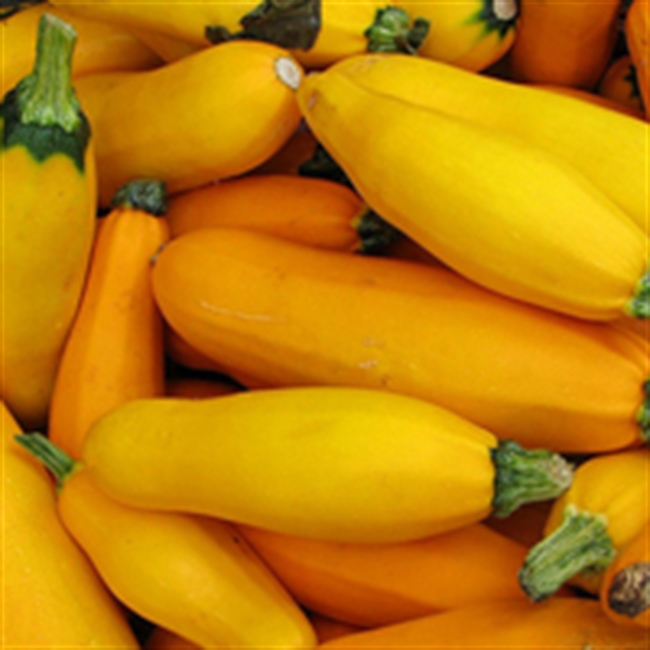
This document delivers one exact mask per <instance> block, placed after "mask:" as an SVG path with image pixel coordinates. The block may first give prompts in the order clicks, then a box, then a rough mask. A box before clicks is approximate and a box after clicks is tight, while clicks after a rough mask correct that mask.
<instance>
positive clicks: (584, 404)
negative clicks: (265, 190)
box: [153, 229, 648, 453]
mask: <svg viewBox="0 0 650 650" xmlns="http://www.w3.org/2000/svg"><path fill="white" fill-rule="evenodd" d="M153 283H154V294H155V297H156V300H157V302H158V304H159V306H160V308H161V310H162V312H163V315H164V317H165V319H166V320H167V321H168V322H169V324H170V325H171V327H172V328H173V329H174V330H175V331H176V332H178V334H179V335H180V336H181V337H182V338H183V339H185V341H186V342H187V343H189V344H190V345H191V346H192V347H194V348H195V349H197V350H199V351H200V352H201V353H202V354H204V355H206V356H207V357H209V358H212V359H214V360H215V361H216V362H217V363H219V364H220V365H221V366H222V367H223V368H226V369H227V370H228V371H229V373H230V374H231V375H232V376H233V377H234V378H235V379H237V380H239V381H242V383H244V384H245V385H248V381H250V379H254V380H255V381H256V382H257V383H258V385H268V386H296V385H314V384H321V385H322V384H326V385H339V386H340V385H344V386H363V387H368V388H379V389H381V390H386V391H392V392H397V393H403V394H408V395H412V396H414V397H419V398H420V399H424V400H427V401H430V402H433V403H437V404H439V405H442V406H444V407H445V408H448V409H450V410H452V411H454V412H456V413H458V414H461V415H463V416H464V417H466V418H468V419H470V420H472V421H474V422H476V423H479V424H481V425H482V426H484V427H486V428H487V429H489V430H490V431H493V432H495V433H496V434H497V435H498V436H500V437H502V438H512V439H515V440H517V441H518V442H520V443H521V444H524V445H527V446H531V447H534V446H541V447H548V448H552V449H555V450H558V451H564V452H575V453H587V452H598V451H607V450H613V449H620V448H623V447H627V446H629V445H634V444H639V443H640V442H641V440H642V435H647V428H648V413H647V406H646V405H644V400H645V399H646V397H645V395H644V390H643V385H644V382H645V381H646V379H647V373H648V361H647V359H648V344H647V342H641V341H640V340H639V337H638V336H636V335H633V333H631V332H629V331H627V330H625V329H623V328H612V327H611V326H608V325H603V324H595V323H586V322H581V321H578V320H577V319H573V318H567V317H563V316H560V315H557V314H552V313H550V312H548V311H544V310H540V309H536V308H534V307H530V306H526V305H524V304H523V303H519V302H515V301H511V300H508V299H505V298H502V297H499V296H497V295H496V294H494V293H491V292H488V291H486V290H484V289H481V288H479V287H477V286H476V285H474V284H472V283H469V282H467V281H466V280H464V279H463V278H461V277H460V276H458V275H456V274H454V273H452V272H451V271H449V270H447V269H445V268H443V267H434V266H433V265H425V264H417V263H409V262H405V261H401V260H391V259H384V258H376V257H373V258H368V257H363V256H354V255H349V254H347V253H341V252H336V251H325V250H316V249H313V248H309V247H306V246H301V245H298V244H294V243H290V242H286V241H282V240H280V239H278V238H272V237H270V236H268V235H262V234H260V233H251V232H244V231H234V230H230V231H227V230H226V229H222V230H217V229H213V230H204V231H201V232H199V231H196V232H194V233H187V234H185V235H183V236H181V237H178V238H177V239H175V240H173V241H172V242H171V243H170V244H169V245H168V246H167V247H166V248H165V249H164V250H163V252H162V253H161V254H160V256H159V257H158V259H157V262H156V264H155V266H154V268H153ZM478 324H480V326H479V325H478ZM486 387H489V390H486ZM644 432H645V433H644Z"/></svg>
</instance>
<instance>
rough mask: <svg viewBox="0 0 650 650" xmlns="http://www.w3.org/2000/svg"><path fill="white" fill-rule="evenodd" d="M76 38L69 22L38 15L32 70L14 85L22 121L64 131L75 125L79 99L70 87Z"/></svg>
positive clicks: (77, 117)
mask: <svg viewBox="0 0 650 650" xmlns="http://www.w3.org/2000/svg"><path fill="white" fill-rule="evenodd" d="M76 41H77V33H76V32H75V30H74V28H73V27H72V25H69V24H67V23H65V22H64V21H63V20H61V19H60V18H57V17H56V16H52V15H51V14H43V16H41V19H40V20H39V23H38V39H37V44H36V60H35V63H34V69H33V70H32V72H31V73H30V74H29V75H27V76H26V77H25V78H24V79H22V80H21V81H20V82H19V84H18V86H17V87H16V101H17V105H18V109H19V112H20V120H21V122H22V123H23V124H37V125H39V126H58V127H60V128H62V129H63V130H64V131H66V132H67V133H72V132H73V131H74V130H75V129H77V128H78V126H79V123H80V116H79V102H78V101H77V98H76V96H75V93H74V89H73V87H72V54H73V51H74V46H75V43H76Z"/></svg>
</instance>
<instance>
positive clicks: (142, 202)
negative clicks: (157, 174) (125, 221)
mask: <svg viewBox="0 0 650 650" xmlns="http://www.w3.org/2000/svg"><path fill="white" fill-rule="evenodd" d="M111 207H113V208H123V209H130V210H142V211H143V212H147V213H148V214H151V215H153V216H156V217H158V216H161V215H163V214H165V213H166V212H167V186H166V185H165V183H164V181H159V180H152V179H138V180H133V181H129V182H128V183H125V184H124V185H122V187H120V188H119V189H118V190H117V192H115V195H114V196H113V200H112V201H111Z"/></svg>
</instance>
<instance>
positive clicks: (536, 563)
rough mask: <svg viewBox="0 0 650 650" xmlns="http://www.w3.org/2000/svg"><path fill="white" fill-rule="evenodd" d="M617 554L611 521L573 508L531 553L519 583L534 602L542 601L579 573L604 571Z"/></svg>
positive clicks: (526, 560)
mask: <svg viewBox="0 0 650 650" xmlns="http://www.w3.org/2000/svg"><path fill="white" fill-rule="evenodd" d="M615 554H616V551H615V550H614V545H613V542H612V539H611V537H610V536H609V533H608V532H607V519H606V518H605V517H604V516H603V515H598V514H593V513H590V512H585V511H580V510H578V509H577V508H576V507H575V506H573V505H569V506H567V507H566V509H565V510H564V513H563V518H562V523H561V524H560V525H559V526H558V527H557V528H556V529H555V530H554V531H553V532H552V533H551V534H550V535H549V536H548V537H546V538H544V539H543V540H542V541H541V542H539V543H538V544H536V545H535V546H533V548H531V549H530V551H529V552H528V555H527V556H526V559H525V561H524V564H523V566H522V568H521V570H520V572H519V584H520V585H521V587H522V589H523V590H524V591H525V592H526V594H527V595H528V596H529V597H530V599H531V600H533V601H538V600H542V599H543V598H546V597H548V596H550V595H552V594H554V593H555V592H556V591H557V590H558V589H559V588H560V587H561V586H562V585H563V584H564V583H565V582H566V581H567V580H569V579H570V578H572V577H573V576H575V575H577V574H578V573H581V572H584V571H594V572H598V571H602V570H604V569H605V568H607V566H608V565H609V564H610V563H611V561H612V560H613V559H614V555H615Z"/></svg>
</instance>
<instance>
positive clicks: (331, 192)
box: [167, 174, 373, 252]
mask: <svg viewBox="0 0 650 650" xmlns="http://www.w3.org/2000/svg"><path fill="white" fill-rule="evenodd" d="M366 210H367V208H366V206H365V205H364V203H363V201H362V200H361V199H360V198H359V196H358V195H357V194H355V193H354V192H353V191H352V190H351V189H349V188H348V187H345V186H344V185H341V184H339V183H334V182H333V181H327V180H322V179H318V178H302V177H300V176H286V175H280V174H277V175H276V174H270V175H259V176H256V175H252V176H246V177H244V178H236V179H232V180H226V181H222V182H220V183H216V184H213V185H208V186H205V187H202V188H198V189H194V190H190V191H188V192H184V193H182V194H178V195H176V196H174V197H172V198H171V200H170V202H169V210H168V212H167V219H168V220H169V225H170V228H171V232H172V236H173V237H176V236H178V235H180V234H182V233H184V232H189V231H191V230H197V229H199V228H215V227H226V228H243V229H246V230H248V229H250V230H255V231H261V232H267V233H269V234H271V235H275V236H278V237H282V238H286V239H290V240H292V241H296V242H300V243H304V244H309V245H313V246H319V247H323V248H334V249H340V250H347V251H350V252H352V251H360V250H363V249H364V247H371V246H372V244H373V241H372V239H371V238H370V237H367V243H366V242H364V228H363V222H364V213H365V211H366Z"/></svg>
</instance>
